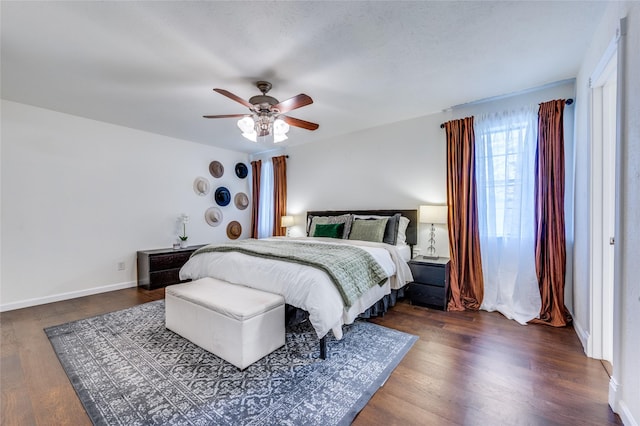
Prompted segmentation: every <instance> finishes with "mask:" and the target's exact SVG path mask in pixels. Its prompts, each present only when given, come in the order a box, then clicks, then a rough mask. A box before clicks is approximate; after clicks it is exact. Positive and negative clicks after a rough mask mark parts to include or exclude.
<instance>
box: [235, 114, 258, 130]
mask: <svg viewBox="0 0 640 426" xmlns="http://www.w3.org/2000/svg"><path fill="white" fill-rule="evenodd" d="M254 126H255V123H254V121H253V119H252V118H251V117H242V118H241V119H240V120H238V128H239V129H240V130H242V133H251V132H253V133H255V127H254Z"/></svg>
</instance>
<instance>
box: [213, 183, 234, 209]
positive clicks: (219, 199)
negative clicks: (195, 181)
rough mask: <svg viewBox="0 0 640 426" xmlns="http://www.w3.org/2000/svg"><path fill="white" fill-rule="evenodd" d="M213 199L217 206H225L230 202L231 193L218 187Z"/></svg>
mask: <svg viewBox="0 0 640 426" xmlns="http://www.w3.org/2000/svg"><path fill="white" fill-rule="evenodd" d="M213 198H214V199H215V200H216V203H218V205H219V206H226V205H228V204H229V203H230V202H231V193H230V192H229V190H228V189H227V188H225V187H224V186H220V187H218V189H216V192H215V194H214V195H213Z"/></svg>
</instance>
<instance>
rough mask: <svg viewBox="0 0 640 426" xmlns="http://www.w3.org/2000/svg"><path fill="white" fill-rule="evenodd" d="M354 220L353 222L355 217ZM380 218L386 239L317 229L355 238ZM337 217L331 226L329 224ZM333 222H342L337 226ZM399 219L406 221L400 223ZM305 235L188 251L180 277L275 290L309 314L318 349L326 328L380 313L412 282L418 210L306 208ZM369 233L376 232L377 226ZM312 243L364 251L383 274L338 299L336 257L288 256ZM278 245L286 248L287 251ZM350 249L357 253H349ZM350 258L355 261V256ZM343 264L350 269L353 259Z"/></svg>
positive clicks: (337, 329)
mask: <svg viewBox="0 0 640 426" xmlns="http://www.w3.org/2000/svg"><path fill="white" fill-rule="evenodd" d="M347 216H348V217H350V218H351V225H354V226H353V229H351V225H350V226H349V229H347V231H346V232H345V228H346V226H344V225H346V222H344V221H343V220H346V219H344V218H346V217H347ZM384 218H387V219H386V222H385V219H384ZM341 221H343V222H341ZM356 221H360V222H358V223H357V224H356ZM380 222H385V223H386V225H385V227H384V231H385V232H384V233H385V235H384V238H385V240H386V242H377V241H363V240H351V239H348V238H335V237H336V235H334V238H331V237H327V236H323V235H324V234H323V233H324V232H327V230H333V231H337V232H339V233H340V235H341V236H343V237H344V236H347V237H348V236H349V235H350V234H351V235H352V236H354V235H355V236H356V237H357V236H358V235H365V234H366V233H365V234H358V235H356V234H357V233H358V232H362V230H363V229H365V230H369V229H373V228H376V230H377V231H379V230H380V226H381V223H380ZM336 223H337V224H338V226H335V225H336ZM340 223H342V224H343V226H342V227H341V226H340V225H339V224H340ZM392 223H396V226H397V228H401V233H400V234H398V232H397V231H398V229H397V228H396V229H395V230H394V229H392V228H393V226H391V225H392ZM404 224H406V227H404V226H403V225H404ZM390 228H391V229H390ZM394 233H395V234H394ZM307 234H308V235H311V236H307V237H297V238H288V237H274V238H269V239H262V240H251V239H249V240H241V241H236V242H231V243H224V244H212V245H208V246H205V247H203V248H201V249H199V250H197V251H196V252H194V254H193V255H192V257H191V258H190V259H189V261H188V262H187V263H186V264H185V265H184V266H183V268H182V269H181V271H180V278H181V279H192V280H195V279H199V278H203V277H207V276H208V277H213V278H217V279H221V280H224V281H228V282H230V283H233V284H240V285H245V286H248V287H252V288H256V289H258V290H263V291H268V292H271V293H277V294H281V295H282V296H283V297H284V298H285V302H286V303H287V305H290V306H292V307H295V308H299V309H301V310H303V311H304V312H306V313H308V318H309V321H310V322H311V324H312V326H313V328H314V329H315V331H316V334H317V335H318V338H319V339H321V340H320V341H321V355H324V354H323V352H324V351H323V343H324V337H325V335H326V334H327V333H328V332H329V331H331V332H333V334H334V336H335V337H336V338H337V339H340V338H342V325H343V324H350V323H352V322H353V321H354V320H355V319H356V318H357V317H358V316H361V315H364V316H371V315H376V314H381V313H384V311H386V309H388V307H390V306H393V304H394V303H395V299H396V297H398V296H399V295H401V294H402V291H403V288H404V286H405V285H406V284H407V283H408V282H410V281H412V276H411V271H410V270H409V268H408V265H407V260H408V259H410V258H411V254H412V250H413V245H415V244H416V241H417V211H416V210H356V211H310V212H308V213H307ZM392 234H394V235H392ZM314 235H315V236H314ZM317 235H320V236H317ZM376 235H379V232H378V234H376ZM398 235H399V236H400V239H401V240H402V241H398V240H396V241H395V244H391V242H393V240H392V239H391V237H393V236H395V237H396V238H397V237H398ZM376 238H377V237H376ZM271 250H273V253H272V252H271ZM313 250H319V252H318V253H320V252H321V253H323V254H327V253H329V252H333V251H336V253H337V255H338V256H339V257H338V258H337V259H342V258H343V257H342V256H345V255H344V253H345V252H346V253H348V254H349V256H351V252H364V253H365V254H364V255H362V256H363V257H367V258H372V259H374V263H375V264H377V265H370V266H367V268H369V269H375V270H376V271H377V273H378V276H377V278H381V277H382V279H380V280H379V282H377V283H376V285H371V284H369V285H367V286H364V287H365V288H361V289H359V292H355V293H354V294H350V297H349V298H345V294H344V293H350V291H346V290H340V288H339V287H337V283H336V277H335V276H334V275H340V273H338V272H335V271H332V270H331V269H332V268H334V267H337V266H335V265H334V264H337V263H342V262H341V261H336V260H335V259H334V260H331V258H327V259H325V260H324V261H325V262H326V263H325V264H316V260H315V258H314V260H313V261H311V263H310V264H307V263H306V262H307V261H308V260H300V259H298V258H296V259H293V260H292V259H290V258H289V257H295V256H292V255H291V253H295V254H296V256H297V255H298V254H299V255H300V256H302V253H303V252H306V251H309V253H310V254H309V255H310V256H312V255H313V254H312V253H313ZM280 252H282V253H285V254H286V256H285V255H284V254H281V253H280ZM338 253H339V254H338ZM278 256H282V257H281V258H279V257H278ZM353 256H354V257H355V256H360V255H359V254H353ZM284 257H286V259H285V258H284ZM319 257H324V255H323V256H319ZM345 258H346V257H345ZM355 261H356V262H357V263H361V261H360V260H359V259H356V260H355ZM318 262H319V261H318ZM374 267H375V268H374ZM347 269H348V270H349V271H351V270H355V269H353V267H352V266H349V267H348V268H347ZM380 269H381V270H382V271H383V272H381V271H380ZM367 271H368V269H367V270H364V271H363V272H362V274H363V275H362V277H363V278H362V279H360V278H359V277H360V275H358V277H357V279H354V282H355V283H354V285H355V286H360V287H362V286H363V284H362V283H363V282H364V281H365V278H364V276H365V275H366V276H367V277H369V275H373V272H371V271H369V272H367ZM380 274H383V275H384V276H382V275H380ZM350 275H352V274H350Z"/></svg>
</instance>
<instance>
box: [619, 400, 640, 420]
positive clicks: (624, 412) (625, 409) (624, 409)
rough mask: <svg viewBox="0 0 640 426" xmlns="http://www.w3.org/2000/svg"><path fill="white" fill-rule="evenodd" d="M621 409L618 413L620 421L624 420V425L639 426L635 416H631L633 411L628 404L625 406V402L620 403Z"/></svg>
mask: <svg viewBox="0 0 640 426" xmlns="http://www.w3.org/2000/svg"><path fill="white" fill-rule="evenodd" d="M618 408H620V410H619V411H620V412H619V413H618V415H619V416H620V419H621V420H622V424H623V425H625V426H638V422H637V421H636V419H634V418H633V414H631V411H630V410H629V406H628V405H627V404H625V402H624V401H620V404H619V407H618Z"/></svg>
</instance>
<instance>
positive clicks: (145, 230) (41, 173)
mask: <svg viewBox="0 0 640 426" xmlns="http://www.w3.org/2000/svg"><path fill="white" fill-rule="evenodd" d="M1 135H2V157H1V159H2V239H1V242H2V250H1V256H2V262H1V265H2V271H1V278H2V281H1V287H0V297H1V299H0V303H1V304H0V309H2V310H6V309H14V308H19V307H24V306H29V305H34V304H39V303H45V302H49V301H54V300H60V299H64V298H70V297H75V296H78V295H83V294H91V293H94V292H100V291H107V290H112V289H115V288H120V287H126V286H132V285H136V251H137V250H143V249H152V248H162V247H171V245H172V243H173V242H174V241H176V239H177V235H178V232H179V231H178V223H177V217H178V215H180V213H182V212H185V213H187V214H189V215H190V218H191V221H190V223H189V224H188V225H187V234H188V236H189V243H190V244H201V243H207V242H213V241H225V240H227V237H226V224H227V223H228V222H229V221H231V220H238V221H239V222H240V223H241V224H242V226H243V235H242V237H243V238H244V237H246V236H248V232H249V223H250V219H251V214H250V209H249V208H247V209H246V210H244V211H239V210H237V209H236V208H235V207H234V205H233V202H232V203H231V204H230V205H229V206H226V207H221V209H222V211H223V214H224V223H223V225H221V226H218V227H215V228H212V227H210V226H209V225H207V223H206V222H205V220H204V211H205V210H206V209H207V208H208V207H211V206H213V205H215V204H214V201H213V198H212V194H209V196H207V197H200V196H198V195H196V194H195V192H194V191H193V181H194V179H195V178H196V177H197V176H202V177H205V178H207V179H208V180H209V182H210V183H211V187H212V190H213V189H215V188H216V187H217V186H219V185H224V186H227V187H228V188H229V190H230V191H231V193H232V194H235V193H236V192H238V191H243V192H245V193H247V195H249V198H251V194H250V185H251V183H250V178H246V179H239V178H238V177H236V175H235V173H234V166H235V164H236V163H237V162H241V161H242V162H245V163H247V160H248V157H247V155H246V154H243V153H239V152H233V151H228V150H222V149H218V148H213V147H208V146H205V145H202V144H196V143H192V142H188V141H184V140H178V139H173V138H169V137H165V136H159V135H154V134H150V133H145V132H141V131H137V130H133V129H129V128H125V127H120V126H115V125H111V124H107V123H103V122H98V121H94V120H88V119H85V118H80V117H76V116H71V115H67V114H62V113H58V112H54V111H50V110H45V109H41V108H35V107H32V106H28V105H24V104H18V103H14V102H9V101H2V134H1ZM212 137H214V135H212ZM212 160H218V161H220V162H222V163H223V165H224V166H225V173H224V175H223V176H222V177H221V178H219V179H214V178H213V177H212V176H211V175H210V174H209V170H208V166H209V163H210V162H211V161H212ZM247 165H248V163H247ZM212 192H213V191H212ZM118 262H125V266H126V269H125V270H124V271H118V270H117V264H118Z"/></svg>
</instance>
